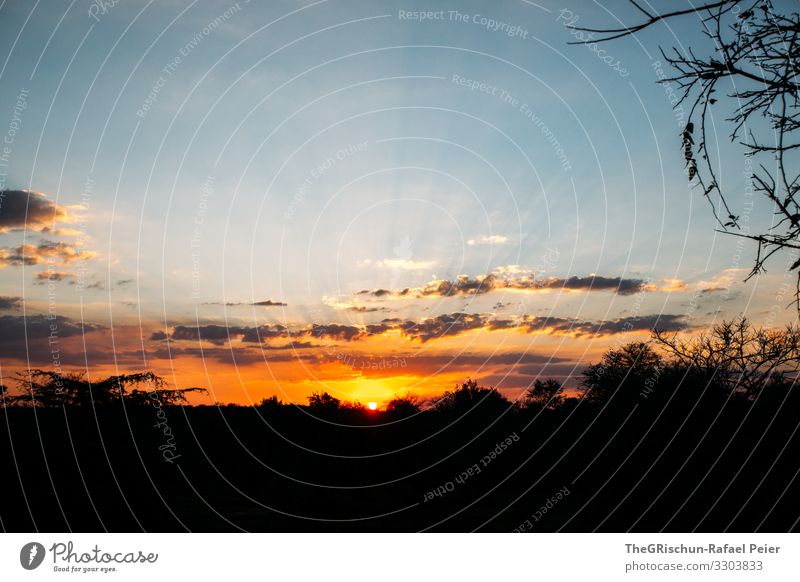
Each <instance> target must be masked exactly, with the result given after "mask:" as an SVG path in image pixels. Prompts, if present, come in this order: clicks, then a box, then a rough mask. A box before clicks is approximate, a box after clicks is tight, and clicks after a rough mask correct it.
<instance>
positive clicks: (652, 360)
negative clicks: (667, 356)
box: [583, 342, 665, 404]
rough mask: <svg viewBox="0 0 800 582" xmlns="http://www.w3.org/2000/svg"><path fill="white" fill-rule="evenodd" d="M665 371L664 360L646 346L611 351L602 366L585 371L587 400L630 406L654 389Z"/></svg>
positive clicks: (645, 344)
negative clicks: (629, 403) (644, 393)
mask: <svg viewBox="0 0 800 582" xmlns="http://www.w3.org/2000/svg"><path fill="white" fill-rule="evenodd" d="M664 368H665V362H664V360H663V358H662V357H661V356H660V355H659V354H658V353H657V352H656V351H655V350H654V349H653V347H652V346H651V345H650V344H649V343H647V342H632V343H629V344H625V345H623V346H621V347H620V348H616V349H610V350H608V351H607V352H606V353H605V354H604V355H603V358H602V360H601V361H600V363H598V364H592V365H591V366H588V367H587V368H586V369H585V370H584V371H583V387H584V389H585V397H586V399H587V400H589V401H590V402H596V403H597V402H606V401H608V400H609V399H611V398H613V399H614V401H615V402H617V403H618V404H624V403H626V402H630V401H632V400H634V399H635V398H638V397H639V396H640V395H641V394H642V393H643V392H646V391H648V390H650V389H652V387H653V385H654V384H655V383H656V382H657V381H658V379H659V378H660V376H661V374H662V372H663V370H664Z"/></svg>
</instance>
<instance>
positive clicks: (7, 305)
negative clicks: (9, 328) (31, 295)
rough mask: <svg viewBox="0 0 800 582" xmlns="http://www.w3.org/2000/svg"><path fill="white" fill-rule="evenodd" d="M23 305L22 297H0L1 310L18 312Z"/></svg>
mask: <svg viewBox="0 0 800 582" xmlns="http://www.w3.org/2000/svg"><path fill="white" fill-rule="evenodd" d="M20 305H22V297H9V296H7V295H0V310H2V311H16V310H17V309H19V307H20Z"/></svg>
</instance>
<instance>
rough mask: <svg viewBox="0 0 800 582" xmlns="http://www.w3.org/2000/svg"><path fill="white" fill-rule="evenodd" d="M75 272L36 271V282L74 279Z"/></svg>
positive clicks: (41, 283) (43, 282)
mask: <svg viewBox="0 0 800 582" xmlns="http://www.w3.org/2000/svg"><path fill="white" fill-rule="evenodd" d="M74 278H75V273H67V272H66V271H43V272H41V273H36V284H37V285H44V284H45V283H46V282H47V281H66V280H68V279H74Z"/></svg>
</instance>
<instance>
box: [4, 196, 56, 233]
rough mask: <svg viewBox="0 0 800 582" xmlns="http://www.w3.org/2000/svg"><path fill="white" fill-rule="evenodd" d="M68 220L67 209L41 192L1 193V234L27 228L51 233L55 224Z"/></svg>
mask: <svg viewBox="0 0 800 582" xmlns="http://www.w3.org/2000/svg"><path fill="white" fill-rule="evenodd" d="M68 218H69V215H68V214H67V211H66V208H64V207H63V206H60V205H58V204H56V203H55V202H53V201H52V200H49V199H48V198H47V196H45V195H44V194H42V193H41V192H31V191H29V190H2V191H0V232H6V231H8V230H16V229H25V228H27V229H28V230H36V231H45V230H48V231H49V230H51V226H50V225H52V224H53V222H64V221H66V220H68Z"/></svg>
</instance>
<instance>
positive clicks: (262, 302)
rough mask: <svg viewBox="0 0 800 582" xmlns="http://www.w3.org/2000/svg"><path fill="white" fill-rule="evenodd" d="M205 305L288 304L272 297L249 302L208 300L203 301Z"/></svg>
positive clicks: (271, 305)
mask: <svg viewBox="0 0 800 582" xmlns="http://www.w3.org/2000/svg"><path fill="white" fill-rule="evenodd" d="M203 305H224V306H225V307H239V306H241V305H250V306H252V305H256V306H258V307H286V306H287V305H288V304H287V303H283V302H282V301H273V300H272V299H265V300H264V301H255V302H253V303H247V302H244V301H227V302H224V303H223V302H222V301H207V302H205V303H203Z"/></svg>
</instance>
